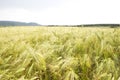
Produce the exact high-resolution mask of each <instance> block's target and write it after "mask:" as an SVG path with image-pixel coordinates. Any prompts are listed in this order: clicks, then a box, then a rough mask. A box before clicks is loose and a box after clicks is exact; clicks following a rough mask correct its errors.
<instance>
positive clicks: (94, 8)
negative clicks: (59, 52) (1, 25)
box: [0, 0, 120, 25]
mask: <svg viewBox="0 0 120 80" xmlns="http://www.w3.org/2000/svg"><path fill="white" fill-rule="evenodd" d="M119 2H120V1H119V0H0V20H12V21H22V22H37V23H39V24H43V25H47V24H51V25H52V24H61V25H64V24H68V25H70V24H99V23H120V3H119Z"/></svg>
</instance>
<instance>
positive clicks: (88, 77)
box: [0, 27, 120, 80]
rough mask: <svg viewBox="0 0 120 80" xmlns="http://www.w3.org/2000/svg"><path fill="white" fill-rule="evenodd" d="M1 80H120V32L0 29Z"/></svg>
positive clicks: (38, 28)
mask: <svg viewBox="0 0 120 80" xmlns="http://www.w3.org/2000/svg"><path fill="white" fill-rule="evenodd" d="M0 80H120V29H119V28H97V27H96V28H90V27H87V28H82V27H1V28H0Z"/></svg>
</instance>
